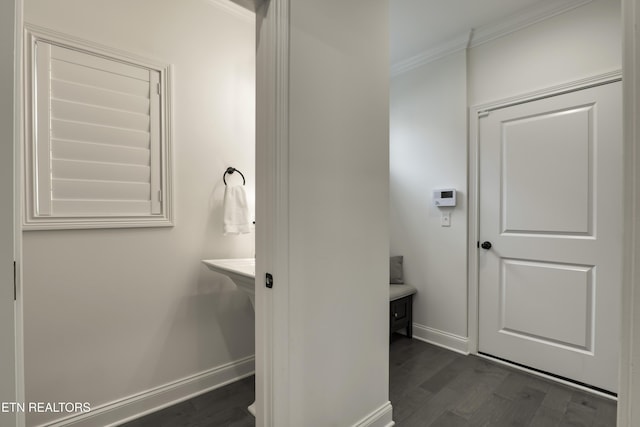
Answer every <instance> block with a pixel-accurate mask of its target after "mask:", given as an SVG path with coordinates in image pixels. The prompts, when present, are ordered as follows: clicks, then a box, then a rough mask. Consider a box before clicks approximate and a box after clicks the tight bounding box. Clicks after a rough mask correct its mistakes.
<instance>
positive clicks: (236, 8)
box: [206, 0, 256, 22]
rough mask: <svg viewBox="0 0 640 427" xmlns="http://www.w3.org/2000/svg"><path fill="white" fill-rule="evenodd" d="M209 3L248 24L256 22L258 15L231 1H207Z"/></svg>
mask: <svg viewBox="0 0 640 427" xmlns="http://www.w3.org/2000/svg"><path fill="white" fill-rule="evenodd" d="M206 1H207V3H209V4H211V5H213V6H215V7H217V8H218V9H221V10H224V11H225V12H227V13H229V14H231V15H233V16H235V17H237V18H240V19H242V20H244V21H247V22H255V20H256V14H255V13H254V12H252V11H251V10H249V9H247V8H245V7H242V6H240V5H239V4H236V3H235V2H233V1H231V0H206Z"/></svg>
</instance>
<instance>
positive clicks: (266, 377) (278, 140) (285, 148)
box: [234, 0, 290, 427]
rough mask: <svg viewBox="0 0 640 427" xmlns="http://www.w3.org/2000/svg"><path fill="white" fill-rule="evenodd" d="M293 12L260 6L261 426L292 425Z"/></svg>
mask: <svg viewBox="0 0 640 427" xmlns="http://www.w3.org/2000/svg"><path fill="white" fill-rule="evenodd" d="M234 1H236V0H234ZM289 7H290V0H264V1H261V0H255V12H256V40H257V46H256V48H257V49H256V52H257V53H256V70H257V71H256V223H257V224H258V225H257V227H256V243H255V245H256V246H255V247H256V305H255V311H256V316H255V317H256V328H255V330H256V341H255V342H256V425H257V427H273V426H289V425H290V410H289V401H290V398H289V393H290V387H289V317H290V306H289ZM267 273H271V274H272V276H273V288H271V289H268V288H267V287H266V286H265V285H264V283H265V280H266V279H265V275H266V274H267Z"/></svg>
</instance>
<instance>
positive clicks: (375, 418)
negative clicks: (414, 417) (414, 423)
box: [353, 402, 395, 427]
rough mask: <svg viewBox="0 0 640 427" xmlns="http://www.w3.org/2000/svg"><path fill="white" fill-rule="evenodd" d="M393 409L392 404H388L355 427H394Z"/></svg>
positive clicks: (354, 426)
mask: <svg viewBox="0 0 640 427" xmlns="http://www.w3.org/2000/svg"><path fill="white" fill-rule="evenodd" d="M392 416H393V408H392V407H391V402H387V403H385V404H384V405H382V406H381V407H379V408H378V409H376V410H375V411H373V412H372V413H370V414H369V415H367V416H366V417H364V418H363V419H361V420H360V421H358V422H357V423H355V424H354V425H353V427H393V426H394V425H395V423H394V422H393V419H392Z"/></svg>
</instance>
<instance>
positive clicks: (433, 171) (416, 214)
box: [390, 50, 467, 339]
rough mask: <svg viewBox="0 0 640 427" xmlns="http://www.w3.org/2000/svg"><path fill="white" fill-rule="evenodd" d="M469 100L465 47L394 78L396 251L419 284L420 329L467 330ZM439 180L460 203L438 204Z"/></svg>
mask: <svg viewBox="0 0 640 427" xmlns="http://www.w3.org/2000/svg"><path fill="white" fill-rule="evenodd" d="M466 105H467V73H466V52H465V51H464V50H463V51H459V52H457V53H454V54H452V55H449V56H447V57H445V58H443V59H441V60H439V61H436V62H432V63H430V64H427V65H425V66H423V67H420V68H417V69H413V70H411V71H408V72H406V73H405V74H402V75H401V76H398V77H396V78H394V79H393V80H392V85H391V146H390V169H391V254H392V255H403V256H404V272H405V281H406V282H407V283H410V284H412V285H413V286H415V287H416V288H417V289H418V293H417V295H416V296H415V297H414V298H415V299H414V317H413V320H414V322H415V323H416V324H417V325H421V326H416V329H415V330H414V333H415V334H416V335H417V336H426V335H425V334H427V335H428V334H438V333H439V332H441V331H444V332H446V333H447V334H453V335H456V336H458V337H466V336H467V283H466V280H467V270H466V265H467V249H466V242H467V202H466V197H467V174H466V171H467V169H466V165H467V131H466V123H467V113H466ZM437 188H455V189H456V190H457V201H458V203H457V206H456V207H455V208H438V207H436V206H434V205H433V199H432V192H433V190H435V189H437ZM445 212H448V213H450V214H451V226H450V227H442V226H441V221H440V217H441V214H442V213H445ZM423 327H428V328H429V329H428V330H423ZM460 339H464V338H460Z"/></svg>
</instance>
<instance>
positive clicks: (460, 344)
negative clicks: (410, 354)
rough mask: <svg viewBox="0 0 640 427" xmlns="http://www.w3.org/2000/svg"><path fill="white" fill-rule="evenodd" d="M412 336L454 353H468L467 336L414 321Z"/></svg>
mask: <svg viewBox="0 0 640 427" xmlns="http://www.w3.org/2000/svg"><path fill="white" fill-rule="evenodd" d="M413 338H416V339H418V340H420V341H425V342H428V343H429V344H433V345H437V346H438V347H444V348H446V349H447V350H451V351H455V352H456V353H461V354H465V355H467V354H469V338H467V337H461V336H460V335H455V334H452V333H449V332H444V331H440V330H438V329H434V328H430V327H428V326H424V325H419V324H417V323H414V324H413Z"/></svg>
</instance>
